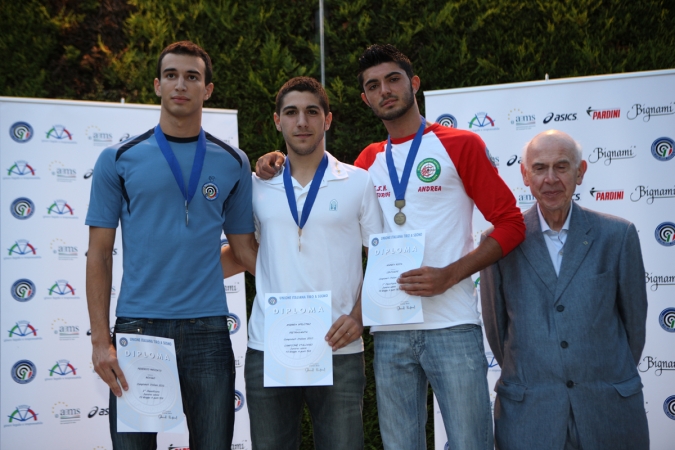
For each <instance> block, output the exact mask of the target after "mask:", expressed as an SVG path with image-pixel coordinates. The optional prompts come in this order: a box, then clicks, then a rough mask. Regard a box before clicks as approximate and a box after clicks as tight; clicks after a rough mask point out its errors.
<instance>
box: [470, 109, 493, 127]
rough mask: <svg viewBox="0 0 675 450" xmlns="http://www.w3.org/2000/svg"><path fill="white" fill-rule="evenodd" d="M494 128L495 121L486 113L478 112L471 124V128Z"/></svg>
mask: <svg viewBox="0 0 675 450" xmlns="http://www.w3.org/2000/svg"><path fill="white" fill-rule="evenodd" d="M488 126H489V127H490V128H494V126H495V121H494V120H493V119H492V117H490V116H488V113H486V112H477V113H476V114H475V115H474V116H473V119H471V121H470V122H469V128H474V127H475V128H485V127H488Z"/></svg>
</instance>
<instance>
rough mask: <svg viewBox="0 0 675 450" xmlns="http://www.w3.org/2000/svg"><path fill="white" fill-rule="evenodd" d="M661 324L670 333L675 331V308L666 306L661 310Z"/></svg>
mask: <svg viewBox="0 0 675 450" xmlns="http://www.w3.org/2000/svg"><path fill="white" fill-rule="evenodd" d="M659 325H661V328H663V329H664V330H666V331H667V332H668V333H675V308H666V309H664V310H663V311H661V314H659Z"/></svg>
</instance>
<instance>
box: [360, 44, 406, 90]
mask: <svg viewBox="0 0 675 450" xmlns="http://www.w3.org/2000/svg"><path fill="white" fill-rule="evenodd" d="M387 62H394V63H396V64H397V65H398V66H399V67H400V68H401V69H403V71H405V73H406V75H408V78H411V79H412V77H413V76H414V75H415V74H414V73H413V67H412V63H411V62H410V60H409V59H408V57H407V56H405V55H404V54H403V53H401V52H400V51H399V50H398V49H397V48H396V47H394V46H393V45H391V44H373V45H371V46H370V47H368V48H367V49H366V51H364V52H363V54H362V55H361V57H360V58H359V75H358V78H359V87H361V88H363V72H365V71H366V70H367V69H370V68H371V67H374V66H378V65H380V64H382V63H387Z"/></svg>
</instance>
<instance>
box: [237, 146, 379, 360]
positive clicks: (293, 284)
mask: <svg viewBox="0 0 675 450" xmlns="http://www.w3.org/2000/svg"><path fill="white" fill-rule="evenodd" d="M326 153H327V154H328V168H327V169H326V173H325V174H324V176H323V179H322V180H321V185H320V188H319V191H318V193H317V196H316V200H315V202H314V206H313V208H312V211H311V213H310V215H309V218H308V219H307V222H306V223H305V226H304V227H303V229H302V247H301V249H300V250H298V226H297V224H296V223H295V220H293V216H292V215H291V211H290V209H289V206H288V199H287V198H286V192H285V191H284V181H283V175H282V174H280V175H278V176H275V177H274V178H272V179H271V180H267V181H265V180H262V179H260V178H258V177H257V176H256V175H255V174H254V175H253V215H254V219H255V225H256V237H257V239H258V242H259V243H260V248H259V249H258V260H257V263H256V277H255V286H256V297H255V300H254V301H253V311H252V312H251V319H250V320H249V327H248V334H249V340H248V346H249V347H250V348H252V349H255V350H260V351H263V350H264V336H265V310H264V306H263V305H264V298H265V293H268V292H284V293H286V292H312V291H331V297H332V301H333V312H332V316H333V322H335V321H336V320H337V319H338V317H340V316H341V315H343V314H349V313H350V312H351V311H352V309H353V308H354V304H355V303H356V301H357V299H358V297H359V295H360V292H361V283H362V281H363V265H362V264H363V263H362V259H361V252H362V247H363V246H368V238H369V236H370V234H373V233H381V232H382V214H381V212H380V206H379V205H378V203H377V196H376V194H375V191H374V190H373V182H372V181H371V179H370V175H369V174H368V172H366V171H365V170H362V169H359V168H356V167H354V166H351V165H348V164H343V163H341V162H339V161H338V160H337V159H335V158H334V157H333V156H332V155H331V154H330V153H328V152H326ZM292 181H293V191H294V192H295V199H296V203H297V207H298V216H300V215H301V213H302V208H303V206H304V204H305V200H306V199H307V194H308V193H309V187H310V185H311V183H307V185H306V186H305V187H302V186H301V185H300V184H299V183H298V182H297V181H296V180H295V179H294V178H293V179H292ZM362 351H363V340H362V339H358V340H356V341H354V342H352V343H351V344H349V345H348V346H346V347H344V348H341V349H340V350H338V351H336V352H334V354H349V353H358V352H362Z"/></svg>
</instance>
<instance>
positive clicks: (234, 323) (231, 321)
mask: <svg viewBox="0 0 675 450" xmlns="http://www.w3.org/2000/svg"><path fill="white" fill-rule="evenodd" d="M240 327H241V322H240V321H239V316H237V315H236V314H234V313H228V316H227V328H228V329H229V330H230V334H234V333H236V332H237V331H239V328H240Z"/></svg>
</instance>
